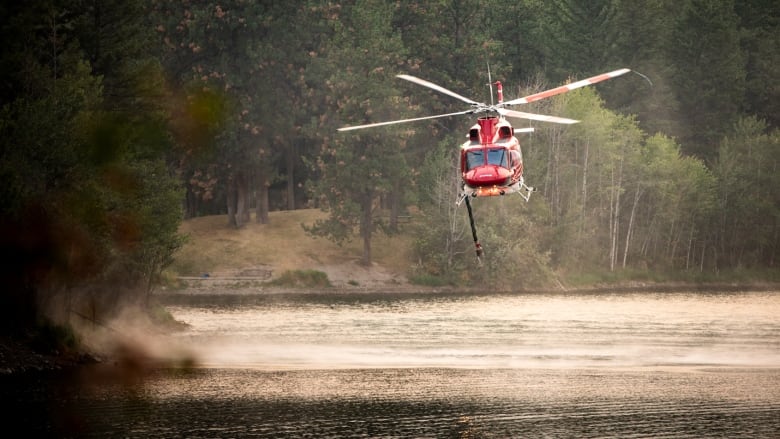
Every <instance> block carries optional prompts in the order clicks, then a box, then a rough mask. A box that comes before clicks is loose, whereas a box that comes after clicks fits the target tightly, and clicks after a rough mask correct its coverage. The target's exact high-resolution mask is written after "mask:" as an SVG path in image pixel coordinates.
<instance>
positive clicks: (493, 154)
mask: <svg viewBox="0 0 780 439" xmlns="http://www.w3.org/2000/svg"><path fill="white" fill-rule="evenodd" d="M488 164H489V165H498V166H503V167H505V168H509V164H508V161H507V156H506V150H505V149H489V150H488Z"/></svg>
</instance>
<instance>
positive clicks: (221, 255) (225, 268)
mask: <svg viewBox="0 0 780 439" xmlns="http://www.w3.org/2000/svg"><path fill="white" fill-rule="evenodd" d="M325 215H326V214H325V213H323V212H321V211H320V210H318V209H302V210H294V211H279V212H271V214H270V223H269V224H257V223H255V222H250V223H249V224H247V225H246V226H244V227H243V228H241V229H235V228H233V227H230V226H228V225H227V217H226V216H225V215H217V216H207V217H200V218H194V219H190V220H187V221H184V223H183V224H182V226H181V232H182V233H184V234H186V235H188V236H189V240H188V242H187V244H186V245H185V246H184V248H182V249H181V251H180V252H179V253H178V254H177V256H176V260H175V262H174V264H173V265H172V266H171V267H170V271H171V272H172V274H173V275H174V276H177V277H193V278H196V277H203V276H205V275H208V278H209V279H212V280H219V279H236V278H239V279H255V280H258V281H267V280H270V279H274V278H277V277H278V276H279V275H280V274H281V273H283V272H284V271H285V270H318V271H323V272H325V273H326V274H327V275H328V278H329V279H330V281H331V282H332V283H334V285H353V286H367V285H375V284H383V283H395V284H398V283H405V282H406V274H407V272H408V268H409V265H410V262H409V261H410V257H409V248H410V243H411V239H410V237H409V236H408V235H405V234H403V232H402V233H400V234H398V235H396V236H393V237H391V238H388V237H386V236H384V235H383V234H381V233H377V234H376V235H375V237H374V240H373V241H372V255H373V260H374V266H373V267H370V268H367V267H362V266H360V265H358V264H357V261H358V260H359V259H360V256H361V251H362V241H361V240H360V239H359V238H357V237H356V238H355V239H354V240H353V241H352V242H350V243H345V244H344V246H342V247H339V246H338V245H336V244H334V243H333V242H331V241H328V240H327V239H324V238H314V237H311V236H309V235H307V234H306V233H305V232H304V230H303V228H302V227H301V224H307V225H311V224H313V223H314V221H316V220H317V219H319V218H324V217H325Z"/></svg>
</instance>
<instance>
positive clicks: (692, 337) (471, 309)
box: [168, 293, 780, 369]
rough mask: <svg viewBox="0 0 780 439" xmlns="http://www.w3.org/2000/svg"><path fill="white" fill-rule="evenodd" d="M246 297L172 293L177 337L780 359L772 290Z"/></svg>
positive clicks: (212, 361)
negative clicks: (177, 298) (217, 299)
mask: <svg viewBox="0 0 780 439" xmlns="http://www.w3.org/2000/svg"><path fill="white" fill-rule="evenodd" d="M299 299H300V298H299ZM241 302H242V303H240V304H239V303H230V302H229V301H228V303H223V304H222V305H206V306H188V305H170V306H169V307H168V309H169V310H170V311H171V312H172V314H173V315H174V316H175V317H176V318H177V319H179V320H182V321H185V322H187V323H189V324H191V325H192V328H191V330H188V331H186V332H184V333H181V334H179V335H178V336H177V340H176V341H177V342H180V343H182V344H184V345H185V346H188V347H190V348H191V349H192V352H193V353H194V354H195V355H196V357H197V359H198V360H199V361H200V362H202V364H203V365H204V366H208V367H251V368H261V369H288V368H296V369H300V368H308V369H323V368H394V367H455V368H458V367H465V368H549V367H554V368H579V367H607V366H609V367H629V366H634V367H654V366H685V365H690V366H702V365H712V366H740V367H776V366H778V365H780V299H778V297H777V294H772V293H720V294H701V293H625V294H584V295H583V294H522V295H480V296H467V295H443V296H427V297H413V296H410V297H403V296H396V297H391V298H385V297H383V296H381V295H373V296H363V297H360V296H358V297H344V296H342V297H339V296H335V297H328V296H325V297H318V298H316V299H315V300H303V299H302V300H291V301H284V300H281V301H280V300H278V298H266V299H263V298H259V299H255V300H252V299H249V300H248V301H247V299H246V298H243V299H242V300H241ZM247 302H248V303H247Z"/></svg>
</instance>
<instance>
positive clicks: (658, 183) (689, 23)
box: [0, 0, 780, 319]
mask: <svg viewBox="0 0 780 439" xmlns="http://www.w3.org/2000/svg"><path fill="white" fill-rule="evenodd" d="M0 12H2V15H1V16H2V27H1V28H0V32H2V36H3V41H4V48H3V53H2V61H3V62H2V64H1V66H2V67H0V69H1V73H0V75H2V82H1V83H0V96H2V116H0V130H2V137H1V138H0V139H1V140H0V142H2V146H0V154H2V163H1V164H0V172H1V173H2V178H3V186H2V189H0V196H2V201H3V202H2V206H0V209H2V217H3V218H2V227H3V230H2V234H3V238H2V239H3V246H4V250H5V251H6V252H13V254H15V255H16V256H15V257H14V258H13V263H11V264H7V265H6V266H5V267H4V274H5V275H7V277H9V279H11V280H12V283H11V284H12V287H11V288H10V289H9V290H8V291H10V293H9V294H7V295H6V297H4V300H6V301H8V302H9V304H10V305H12V306H9V307H5V308H7V309H19V308H20V307H21V308H22V309H27V310H28V311H29V312H28V313H26V314H25V313H16V312H12V315H13V316H18V317H19V318H20V319H25V318H31V317H30V316H31V315H33V314H34V311H35V309H36V306H39V305H40V304H41V303H49V302H52V303H61V302H62V301H63V300H64V301H65V302H66V303H70V301H72V300H74V299H73V297H74V294H75V292H76V291H80V292H83V291H90V292H94V293H90V294H87V296H88V297H91V298H92V299H91V300H93V302H95V301H97V302H101V303H110V302H111V301H112V300H113V298H114V296H116V295H122V296H126V294H125V293H121V294H120V293H116V294H114V292H113V289H111V291H112V293H111V294H107V293H105V291H106V288H105V286H106V285H116V284H117V283H118V282H119V281H120V280H121V281H122V284H123V285H143V288H140V291H149V288H151V286H152V285H153V284H154V282H155V281H156V279H157V277H158V276H159V274H160V272H161V270H162V269H164V267H165V266H166V265H167V264H168V263H169V262H170V259H171V257H172V256H173V254H174V253H175V250H176V249H177V248H178V247H179V246H180V245H181V242H182V237H180V236H178V235H177V233H176V226H177V224H178V222H179V220H180V218H181V217H182V216H184V217H192V216H198V215H206V214H226V215H227V220H226V221H227V222H228V223H229V224H230V225H232V226H235V227H241V226H242V225H243V224H246V223H247V222H248V221H250V220H251V215H250V212H252V211H253V210H254V211H255V212H256V215H255V220H256V221H258V222H261V223H262V222H267V221H268V212H269V211H270V210H274V209H296V208H302V207H319V208H323V209H326V210H328V211H329V212H330V216H329V217H328V219H327V220H325V221H322V222H319V223H317V224H312V225H308V226H307V227H308V230H309V231H310V232H311V233H313V234H319V235H323V236H328V237H330V238H332V239H334V240H337V241H341V240H345V239H351V238H352V237H353V236H355V234H357V236H359V237H360V238H361V239H362V240H363V243H364V251H363V261H364V262H365V263H370V262H371V236H372V234H373V233H375V232H377V231H383V232H386V233H393V232H396V231H398V223H397V218H398V216H399V215H401V214H402V213H404V211H405V210H407V209H410V208H411V206H414V208H415V210H414V212H415V216H416V219H417V221H415V223H414V224H415V227H414V228H412V227H406V229H405V230H403V233H407V234H413V235H414V236H415V238H416V246H415V251H416V254H415V261H413V262H414V268H413V274H415V275H417V276H436V277H438V278H440V279H445V280H449V281H454V282H470V281H486V282H491V283H494V284H495V283H501V282H503V283H506V284H508V285H515V286H517V285H538V284H543V283H546V282H549V281H550V279H552V278H553V277H554V276H553V274H552V273H554V272H557V273H574V272H585V271H610V272H616V271H625V270H636V271H654V272H661V271H662V272H680V271H684V272H688V273H709V274H712V273H719V272H722V271H723V270H734V269H751V270H753V269H755V270H764V271H766V270H769V272H770V273H773V272H774V273H776V268H775V267H776V264H777V261H776V259H777V253H778V244H779V243H780V236H778V235H780V233H779V232H780V184H779V183H780V182H779V181H778V178H779V177H778V172H777V161H778V159H777V156H778V154H777V153H778V131H777V126H778V115H780V109H778V107H777V105H778V89H777V87H776V85H775V82H776V78H777V77H778V76H780V75H779V74H778V73H780V72H778V69H780V67H779V66H780V32H779V31H778V17H780V6H779V5H778V4H777V2H772V1H766V0H728V1H720V2H711V1H705V0H684V1H671V0H651V1H647V2H641V3H638V2H624V1H620V0H598V1H575V0H554V1H544V2H541V1H536V0H522V1H516V2H510V3H507V2H500V1H495V0H488V1H485V0H480V1H477V0H451V1H441V2H416V1H406V0H401V1H397V2H384V1H378V0H355V1H349V2H321V1H304V2H298V3H296V4H294V5H289V4H286V3H284V2H273V1H267V2H250V1H244V0H226V1H222V2H211V1H201V0H187V1H164V0H147V1H141V0H129V1H114V0H106V1H76V0H47V1H43V2H36V3H35V5H21V4H20V5H3V6H2V10H1V11H0ZM488 66H489V68H490V70H491V72H492V79H493V80H495V79H499V80H501V81H502V82H503V83H504V84H505V94H506V97H507V98H508V99H511V98H514V97H520V96H523V95H526V94H529V93H531V92H533V91H538V90H540V89H544V88H549V87H552V86H556V85H558V84H560V83H562V82H565V81H568V80H571V79H575V78H583V77H586V76H589V75H592V74H596V73H601V72H605V71H609V70H613V69H616V68H620V67H629V68H631V69H633V70H635V71H637V72H641V73H642V74H644V75H645V76H647V77H648V78H649V81H647V80H645V79H643V78H642V77H640V76H638V75H627V76H624V77H621V78H618V79H615V80H612V81H608V82H606V83H602V84H599V85H598V86H596V87H590V88H587V89H582V90H580V91H577V92H573V93H569V94H566V95H562V96H560V97H557V98H553V99H550V100H547V101H542V102H539V103H536V104H533V107H532V108H531V107H529V111H533V112H537V113H546V114H554V115H560V116H566V117H572V118H576V119H579V120H581V121H582V122H581V123H580V124H578V125H575V126H566V127H563V126H550V125H544V124H538V123H534V126H535V128H536V132H535V133H534V134H532V135H530V136H527V137H524V138H523V139H521V140H522V142H523V144H524V152H525V161H526V178H527V180H528V181H529V183H530V184H532V185H534V186H536V187H537V189H538V192H537V193H536V194H534V196H533V197H532V199H531V202H529V203H525V202H522V201H521V200H520V199H519V198H512V197H507V198H496V199H485V200H478V202H475V214H476V216H477V219H478V225H479V227H480V234H481V238H482V241H483V243H484V244H485V246H486V250H487V252H488V258H487V259H486V266H485V267H483V269H481V270H475V269H472V268H473V267H474V257H473V250H472V249H473V246H472V244H471V239H470V234H469V231H468V223H467V221H466V215H465V212H463V211H460V210H458V209H456V208H455V206H454V200H455V196H456V190H457V187H456V186H457V181H458V175H457V171H456V169H455V166H454V165H455V163H456V158H455V155H454V154H455V152H456V145H458V144H460V143H461V142H462V139H463V135H464V133H465V131H466V130H467V129H468V127H469V126H470V125H471V124H472V123H473V120H472V119H470V118H469V117H467V116H460V117H453V118H445V119H436V120H434V121H422V122H417V123H411V124H403V125H395V126H388V127H381V128H376V129H371V130H361V131H356V132H349V133H339V132H337V131H336V128H338V127H340V126H343V125H348V124H359V123H367V122H376V121H383V120H392V119H399V118H406V117H417V116H426V115H432V114H441V113H449V112H453V111H460V110H462V109H464V108H461V107H460V106H458V102H457V101H454V100H453V99H452V98H450V97H448V96H445V95H441V94H437V93H434V92H431V91H430V90H427V89H422V88H421V87H418V86H414V85H411V84H408V83H402V82H403V81H399V80H398V79H396V78H395V75H396V74H398V73H408V74H412V75H415V76H419V77H422V78H425V79H428V80H430V81H432V82H435V83H437V84H440V85H442V86H444V87H446V88H448V89H450V90H453V91H456V92H458V93H460V94H463V95H465V96H469V97H471V98H473V99H476V100H480V101H489V99H490V96H489V89H488V87H487V86H486V84H487V82H488V72H487V67H488ZM524 124H525V122H521V123H518V124H517V125H524ZM498 272H500V273H501V276H496V275H495V274H496V273H498ZM136 290H138V289H136ZM95 291H99V292H100V293H97V292H95ZM109 297H110V298H112V299H111V300H106V298H109ZM98 298H99V299H100V300H98Z"/></svg>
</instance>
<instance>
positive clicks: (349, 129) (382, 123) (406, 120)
mask: <svg viewBox="0 0 780 439" xmlns="http://www.w3.org/2000/svg"><path fill="white" fill-rule="evenodd" d="M472 112H473V110H466V111H458V112H457V113H447V114H437V115H436V116H425V117H415V118H413V119H401V120H391V121H389V122H377V123H370V124H367V125H355V126H351V127H343V128H339V129H338V130H339V131H351V130H359V129H362V128H372V127H381V126H382V125H393V124H397V123H405V122H414V121H418V120H426V119H436V118H439V117H449V116H458V115H460V114H468V113H472Z"/></svg>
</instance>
